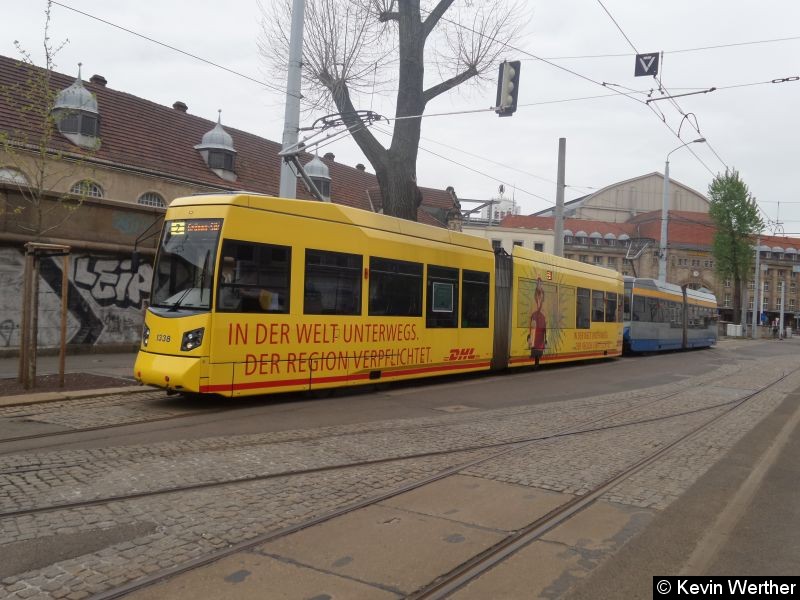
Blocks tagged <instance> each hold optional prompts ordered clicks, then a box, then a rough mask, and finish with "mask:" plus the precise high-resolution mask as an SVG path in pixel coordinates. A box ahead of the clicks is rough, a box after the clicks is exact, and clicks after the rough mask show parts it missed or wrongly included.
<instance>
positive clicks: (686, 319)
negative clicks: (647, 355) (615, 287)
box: [623, 277, 717, 352]
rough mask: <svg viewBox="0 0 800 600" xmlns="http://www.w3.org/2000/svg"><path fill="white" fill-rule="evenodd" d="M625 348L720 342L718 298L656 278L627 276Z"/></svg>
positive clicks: (640, 349) (652, 349)
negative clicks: (718, 335) (718, 340)
mask: <svg viewBox="0 0 800 600" xmlns="http://www.w3.org/2000/svg"><path fill="white" fill-rule="evenodd" d="M623 321H624V329H623V348H624V349H625V350H626V351H627V352H656V351H659V350H681V349H687V348H707V347H709V346H713V345H714V344H716V343H717V299H716V297H715V296H714V294H711V293H709V292H700V291H697V290H691V289H688V288H682V287H680V286H677V285H674V284H671V283H659V282H658V281H656V280H655V279H643V278H633V277H625V297H624V304H623Z"/></svg>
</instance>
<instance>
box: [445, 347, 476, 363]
mask: <svg viewBox="0 0 800 600" xmlns="http://www.w3.org/2000/svg"><path fill="white" fill-rule="evenodd" d="M476 358H478V356H477V355H476V354H475V348H451V349H450V356H449V357H448V358H447V360H448V361H454V360H473V359H476Z"/></svg>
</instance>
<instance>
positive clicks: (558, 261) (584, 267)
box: [511, 246, 622, 280]
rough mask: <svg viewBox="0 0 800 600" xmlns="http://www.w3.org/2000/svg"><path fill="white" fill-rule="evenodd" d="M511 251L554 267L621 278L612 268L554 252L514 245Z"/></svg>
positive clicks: (520, 256) (513, 253) (514, 254)
mask: <svg viewBox="0 0 800 600" xmlns="http://www.w3.org/2000/svg"><path fill="white" fill-rule="evenodd" d="M511 253H512V255H513V256H517V257H519V258H526V259H528V260H536V261H542V262H545V263H547V264H549V265H553V266H554V267H563V268H568V269H573V270H577V271H581V272H582V273H586V274H587V275H596V276H598V277H611V278H612V279H620V280H621V279H622V275H620V274H619V273H618V272H617V271H614V270H613V269H607V268H605V267H598V266H597V265H593V264H590V263H584V262H579V261H577V260H572V259H569V258H561V257H560V256H556V255H555V254H547V253H546V252H540V251H538V250H531V249H530V248H525V247H523V246H514V248H513V249H512V250H511Z"/></svg>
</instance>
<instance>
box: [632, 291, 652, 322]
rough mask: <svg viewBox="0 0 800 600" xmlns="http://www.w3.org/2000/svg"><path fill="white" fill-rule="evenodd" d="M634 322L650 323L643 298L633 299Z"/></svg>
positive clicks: (635, 297) (636, 297)
mask: <svg viewBox="0 0 800 600" xmlns="http://www.w3.org/2000/svg"><path fill="white" fill-rule="evenodd" d="M633 320H634V321H649V320H650V315H649V314H648V313H647V311H646V310H645V301H644V298H643V297H642V296H634V297H633Z"/></svg>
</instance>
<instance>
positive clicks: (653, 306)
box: [646, 298, 664, 323]
mask: <svg viewBox="0 0 800 600" xmlns="http://www.w3.org/2000/svg"><path fill="white" fill-rule="evenodd" d="M647 312H648V317H647V319H646V320H647V321H650V322H651V323H661V322H663V321H664V314H663V310H662V308H661V302H659V301H658V300H656V299H655V298H648V299H647Z"/></svg>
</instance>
